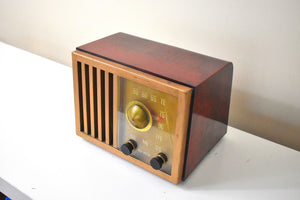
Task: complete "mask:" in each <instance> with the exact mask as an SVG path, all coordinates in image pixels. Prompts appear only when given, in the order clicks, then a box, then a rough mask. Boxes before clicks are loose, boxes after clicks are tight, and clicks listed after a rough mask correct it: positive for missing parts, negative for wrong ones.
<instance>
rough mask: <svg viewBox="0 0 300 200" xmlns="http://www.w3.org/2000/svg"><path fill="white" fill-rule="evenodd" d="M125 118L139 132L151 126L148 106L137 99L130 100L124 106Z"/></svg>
mask: <svg viewBox="0 0 300 200" xmlns="http://www.w3.org/2000/svg"><path fill="white" fill-rule="evenodd" d="M125 113H126V118H127V120H128V122H129V124H130V125H131V126H132V127H133V128H134V129H136V130H138V131H141V132H146V131H148V130H149V129H150V128H151V126H152V116H151V113H150V111H149V110H148V108H147V107H146V106H145V105H144V104H143V103H141V102H139V101H131V102H129V103H128V105H127V107H126V112H125Z"/></svg>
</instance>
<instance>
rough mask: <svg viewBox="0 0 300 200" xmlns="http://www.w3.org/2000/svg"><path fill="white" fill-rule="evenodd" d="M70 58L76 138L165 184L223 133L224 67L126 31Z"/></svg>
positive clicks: (184, 173) (227, 84) (227, 87)
mask: <svg viewBox="0 0 300 200" xmlns="http://www.w3.org/2000/svg"><path fill="white" fill-rule="evenodd" d="M72 57H73V76H74V95H75V113H76V133H77V135H79V136H81V137H83V138H84V139H86V140H88V141H90V142H92V143H94V144H96V145H98V146H100V147H102V148H104V149H106V150H108V151H110V152H112V153H114V154H116V155H118V156H120V157H122V158H124V159H126V160H128V161H130V162H132V163H134V164H136V165H138V166H140V167H142V168H144V169H146V170H148V171H150V172H152V173H154V174H156V175H158V176H160V177H162V178H164V179H166V180H168V181H170V182H173V183H175V184H178V183H179V182H180V181H181V180H185V179H186V178H187V177H188V175H189V174H190V173H191V172H192V171H193V169H194V168H195V167H196V166H197V164H198V163H199V162H200V161H201V160H202V159H203V157H204V156H205V155H206V154H207V153H208V151H209V150H210V149H211V148H212V147H213V146H214V145H215V144H216V143H217V142H218V141H219V140H220V138H221V137H222V136H223V135H224V134H225V133H226V131H227V124H228V112H229V104H230V94H231V84H232V69H233V67H232V63H230V62H226V61H222V60H219V59H215V58H211V57H208V56H204V55H201V54H197V53H194V52H190V51H186V50H183V49H180V48H176V47H172V46H169V45H164V44H161V43H157V42H153V41H150V40H146V39H142V38H138V37H135V36H131V35H128V34H124V33H117V34H114V35H111V36H108V37H106V38H103V39H100V40H97V41H94V42H91V43H88V44H85V45H83V46H80V47H77V49H76V51H74V52H73V53H72Z"/></svg>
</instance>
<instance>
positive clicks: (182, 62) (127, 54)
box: [77, 33, 228, 87]
mask: <svg viewBox="0 0 300 200" xmlns="http://www.w3.org/2000/svg"><path fill="white" fill-rule="evenodd" d="M77 50H80V51H83V52H87V53H90V54H92V55H95V56H98V57H102V58H106V59H109V60H112V61H114V62H117V63H121V64H123V65H126V66H129V67H131V68H134V69H137V70H140V71H143V72H146V73H149V74H153V75H155V76H158V77H162V78H165V79H167V80H171V81H173V82H176V83H181V84H184V85H188V86H192V87H197V86H198V85H199V84H201V83H202V82H203V81H205V80H206V79H207V78H208V77H210V76H211V75H212V74H214V73H216V72H217V71H219V70H220V69H221V68H222V67H224V66H225V65H226V64H227V63H228V62H226V61H222V60H220V59H216V58H212V57H209V56H205V55H201V54H198V53H195V52H191V51H187V50H183V49H180V48H176V47H172V46H169V45H165V44H161V43H158V42H153V41H151V40H146V39H142V38H139V37H135V36H132V35H128V34H125V33H116V34H114V35H111V36H108V37H106V38H103V39H100V40H96V41H94V42H91V43H88V44H85V45H83V46H80V47H77Z"/></svg>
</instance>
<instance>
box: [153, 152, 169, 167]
mask: <svg viewBox="0 0 300 200" xmlns="http://www.w3.org/2000/svg"><path fill="white" fill-rule="evenodd" d="M167 161H168V157H167V156H166V155H165V154H163V153H159V154H158V155H157V156H156V157H154V158H152V159H151V160H150V164H151V166H152V168H153V169H155V170H159V169H160V168H161V167H162V166H163V164H165V163H166V162H167Z"/></svg>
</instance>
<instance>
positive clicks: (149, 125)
mask: <svg viewBox="0 0 300 200" xmlns="http://www.w3.org/2000/svg"><path fill="white" fill-rule="evenodd" d="M133 105H138V106H140V107H141V108H142V109H144V111H146V114H147V115H148V117H149V122H148V124H147V126H146V127H144V128H137V127H135V126H134V125H133V124H132V123H131V122H130V120H129V118H128V114H127V111H128V109H129V108H130V107H131V106H133ZM125 115H126V119H127V121H128V123H129V125H130V126H131V127H132V128H134V129H135V130H138V131H141V132H146V131H149V130H150V128H151V127H152V116H151V113H150V111H149V109H148V108H147V107H146V106H145V105H144V104H143V103H141V102H139V101H131V102H129V103H128V104H127V106H126V110H125Z"/></svg>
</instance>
